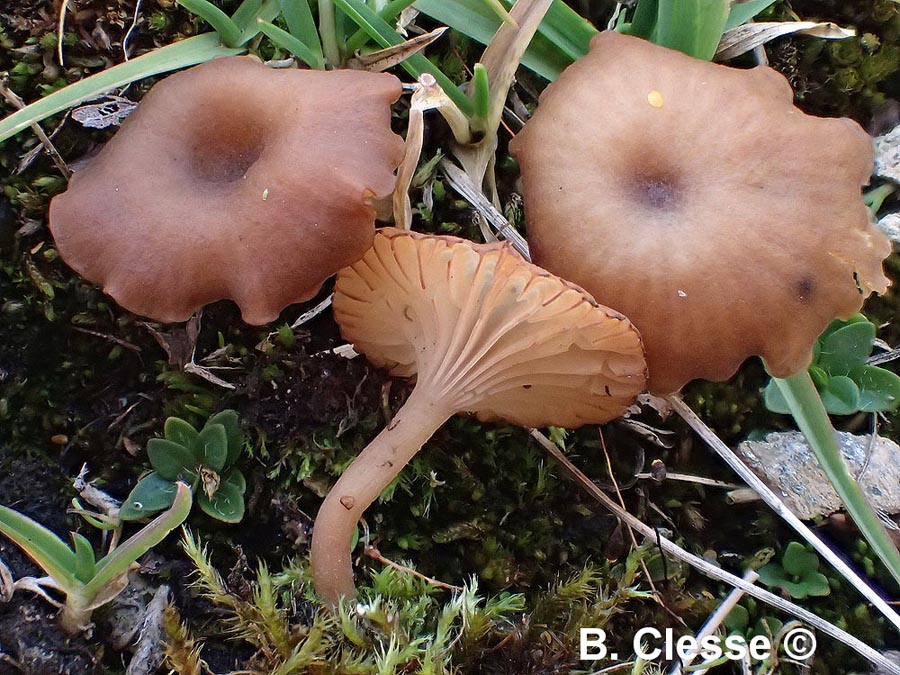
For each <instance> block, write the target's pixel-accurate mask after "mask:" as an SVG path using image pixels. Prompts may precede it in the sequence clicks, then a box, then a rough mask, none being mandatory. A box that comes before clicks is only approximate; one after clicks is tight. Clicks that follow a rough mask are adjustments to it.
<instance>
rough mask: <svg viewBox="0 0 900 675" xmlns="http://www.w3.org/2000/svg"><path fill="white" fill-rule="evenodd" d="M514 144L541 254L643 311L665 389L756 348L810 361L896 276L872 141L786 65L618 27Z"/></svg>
mask: <svg viewBox="0 0 900 675" xmlns="http://www.w3.org/2000/svg"><path fill="white" fill-rule="evenodd" d="M511 150H512V152H513V154H515V155H516V157H517V158H518V159H519V161H520V163H521V166H522V177H523V193H524V197H525V207H526V217H527V222H528V239H529V244H530V247H531V252H532V255H533V259H534V261H535V263H537V264H539V265H541V266H543V267H546V268H547V269H549V270H551V271H553V272H556V273H559V274H563V275H565V277H566V278H567V279H570V280H572V281H574V282H575V283H577V284H580V285H582V286H583V287H584V288H585V289H587V291H588V292H590V293H592V294H593V295H594V296H595V297H596V298H597V299H598V300H600V301H601V302H603V303H605V304H608V305H609V306H610V307H613V308H615V309H616V310H618V311H620V312H623V313H624V314H625V315H626V316H628V317H629V318H630V319H631V320H632V321H633V322H634V324H635V326H637V328H638V330H640V331H641V335H642V337H643V339H644V344H645V347H646V349H647V360H648V363H649V367H650V389H651V391H653V392H654V393H658V394H666V393H671V392H674V391H676V390H678V389H679V388H681V387H682V386H683V385H684V384H685V383H686V382H688V381H689V380H692V379H694V378H706V379H711V380H719V379H725V378H727V377H729V376H730V375H732V374H733V373H734V372H735V371H736V370H737V368H738V367H739V365H740V364H741V362H743V361H744V360H745V359H746V358H747V357H749V356H751V355H754V354H756V355H759V356H762V357H763V358H764V359H765V362H766V366H767V368H768V369H769V371H770V372H771V373H772V374H773V375H775V376H778V377H784V376H786V375H789V374H792V373H796V372H798V371H801V370H803V369H805V368H806V366H807V365H808V364H809V361H810V358H811V355H812V346H813V343H814V342H815V339H816V337H817V336H818V335H819V334H820V333H821V332H822V330H824V328H825V327H826V326H827V325H828V323H829V322H830V321H831V320H832V319H834V318H835V317H844V318H846V317H849V316H851V315H853V314H854V313H855V312H857V311H858V310H859V308H860V307H861V305H862V301H863V298H864V296H866V295H868V294H869V293H870V292H872V291H876V292H884V290H886V288H887V286H888V280H887V278H886V277H885V276H884V274H883V272H882V266H881V263H882V259H883V258H885V257H886V256H887V255H888V254H889V253H890V250H891V248H890V244H889V242H888V241H887V240H886V239H885V237H884V236H882V235H881V234H880V233H878V232H877V231H876V230H875V229H874V228H872V227H871V226H870V224H869V216H868V214H867V212H866V208H865V206H864V204H863V202H862V199H861V197H860V186H861V185H862V184H864V183H865V182H866V181H867V180H868V178H869V173H870V171H871V168H872V147H871V139H870V138H869V137H868V135H866V133H865V132H864V131H863V130H862V129H861V128H860V127H859V126H858V125H857V124H856V123H855V122H853V121H851V120H848V119H821V118H816V117H811V116H808V115H805V114H803V113H802V112H801V111H800V110H798V109H797V108H795V107H794V105H793V103H792V92H791V88H790V86H789V84H788V82H787V80H786V79H785V78H784V77H782V76H781V75H780V74H778V73H776V72H775V71H774V70H771V69H769V68H765V67H761V68H754V69H752V70H737V69H734V68H728V67H725V66H720V65H714V64H711V63H707V62H705V61H700V60H697V59H693V58H691V57H688V56H685V55H683V54H681V53H678V52H675V51H672V50H669V49H665V48H663V47H658V46H656V45H653V44H650V43H649V42H645V41H643V40H640V39H638V38H634V37H627V36H623V35H619V34H617V33H615V32H612V31H605V32H603V33H601V34H599V35H598V36H596V37H595V38H594V39H593V40H592V42H591V51H590V53H589V54H588V55H587V56H585V57H584V58H582V59H580V60H579V61H577V62H576V63H575V64H574V65H572V66H571V67H569V68H568V69H567V70H566V71H565V72H564V73H563V75H562V76H561V77H560V78H559V80H557V81H556V82H555V83H554V84H551V85H550V86H549V87H548V88H547V90H546V91H545V92H544V94H543V95H542V96H541V99H540V105H539V106H538V110H537V112H536V113H535V115H534V117H533V118H532V119H531V120H530V121H529V122H528V123H527V124H526V125H525V128H524V130H523V131H522V132H521V133H520V134H519V135H518V136H517V137H516V138H515V139H514V141H513V143H512V145H511Z"/></svg>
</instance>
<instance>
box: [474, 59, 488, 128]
mask: <svg viewBox="0 0 900 675" xmlns="http://www.w3.org/2000/svg"><path fill="white" fill-rule="evenodd" d="M472 104H473V105H474V106H475V117H474V119H473V121H474V122H476V123H478V124H479V125H480V127H482V128H483V127H484V126H485V124H486V123H487V121H488V119H489V118H490V115H491V86H490V82H489V81H488V72H487V69H486V68H485V67H484V65H483V64H481V63H476V64H475V70H474V73H473V75H472Z"/></svg>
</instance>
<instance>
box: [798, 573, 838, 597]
mask: <svg viewBox="0 0 900 675" xmlns="http://www.w3.org/2000/svg"><path fill="white" fill-rule="evenodd" d="M800 585H801V586H802V587H803V589H802V592H803V595H798V596H796V597H797V598H799V599H801V600H802V599H803V598H806V597H809V596H812V597H824V596H826V595H830V594H831V586H829V585H828V578H827V577H826V576H825V575H824V574H822V573H821V572H814V573H813V574H807V575H806V576H804V577H803V579H802V581H801V582H800Z"/></svg>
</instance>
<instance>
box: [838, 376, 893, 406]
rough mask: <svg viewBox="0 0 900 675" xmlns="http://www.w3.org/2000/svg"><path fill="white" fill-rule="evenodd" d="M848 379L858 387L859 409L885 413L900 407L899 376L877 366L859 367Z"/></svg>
mask: <svg viewBox="0 0 900 675" xmlns="http://www.w3.org/2000/svg"><path fill="white" fill-rule="evenodd" d="M848 377H849V378H850V379H851V380H853V381H854V382H856V385H857V386H858V387H859V409H860V410H862V411H864V412H885V411H890V410H896V409H897V407H898V406H900V376H898V375H897V374H896V373H892V372H891V371H890V370H886V369H884V368H879V367H878V366H861V367H859V368H855V369H854V370H851V371H850V375H848Z"/></svg>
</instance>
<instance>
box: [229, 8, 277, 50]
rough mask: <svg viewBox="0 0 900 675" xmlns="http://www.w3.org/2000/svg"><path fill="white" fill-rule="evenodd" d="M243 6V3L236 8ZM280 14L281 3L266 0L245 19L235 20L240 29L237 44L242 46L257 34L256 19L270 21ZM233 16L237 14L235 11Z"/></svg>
mask: <svg viewBox="0 0 900 675" xmlns="http://www.w3.org/2000/svg"><path fill="white" fill-rule="evenodd" d="M241 8H243V5H241V7H239V8H238V10H240V9H241ZM279 14H281V4H280V3H279V1H278V0H266V2H265V3H264V4H263V5H262V6H261V7H260V8H259V9H258V10H257V12H256V13H255V14H253V15H251V16H250V18H249V19H247V21H246V22H245V21H243V19H242V20H241V21H235V23H236V24H237V25H238V28H240V29H241V40H240V42H239V43H238V46H241V47H242V46H244V45H246V44H247V43H248V42H250V40H252V39H253V38H255V37H256V36H257V35H259V25H258V24H257V21H258V20H260V19H261V20H263V21H268V22H269V23H271V22H272V21H274V20H275V17H277V16H278V15H279ZM235 16H237V12H235Z"/></svg>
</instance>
